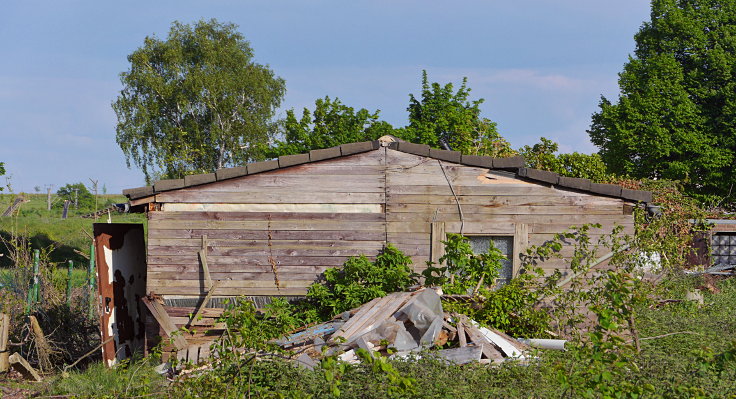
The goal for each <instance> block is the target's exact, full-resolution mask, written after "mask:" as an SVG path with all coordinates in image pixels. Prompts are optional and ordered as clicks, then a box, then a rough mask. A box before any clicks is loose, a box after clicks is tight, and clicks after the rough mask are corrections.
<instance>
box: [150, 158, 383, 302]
mask: <svg viewBox="0 0 736 399" xmlns="http://www.w3.org/2000/svg"><path fill="white" fill-rule="evenodd" d="M384 163H385V157H384V151H383V150H379V151H372V152H369V153H364V154H357V155H353V156H350V157H345V158H337V159H333V160H328V161H323V162H319V163H312V164H304V165H299V166H294V167H291V168H288V169H282V170H274V171H271V172H266V173H262V174H257V175H252V176H244V177H241V178H235V179H231V180H226V181H222V182H217V183H211V184H207V185H203V186H199V187H193V188H186V189H182V190H176V191H172V192H168V193H161V194H158V195H157V196H156V202H158V203H161V204H162V210H161V211H154V212H149V225H148V229H149V239H148V270H149V272H148V290H149V291H153V292H156V293H157V294H162V295H200V294H203V293H204V292H205V290H204V284H203V273H202V267H201V265H200V263H199V258H198V255H197V252H198V251H199V250H200V249H201V248H202V236H204V235H206V236H207V240H206V241H207V247H208V249H207V263H208V268H209V270H210V273H211V277H212V279H214V280H222V282H221V284H220V287H219V288H218V289H217V293H216V295H299V294H304V293H305V291H306V290H305V289H306V287H307V286H309V284H311V283H312V282H313V281H314V279H315V276H317V275H319V274H320V273H322V272H323V271H324V270H325V269H326V268H328V267H334V266H338V265H341V264H342V263H343V262H344V261H345V260H347V259H348V257H350V256H356V255H360V254H363V253H365V254H375V253H376V252H377V251H379V250H380V249H381V248H382V247H383V245H384V243H385V240H386V216H385V212H384V204H385V191H386V184H385V174H384V172H383V170H384ZM167 204H189V206H190V207H191V209H192V210H190V211H183V210H181V209H183V208H186V207H185V206H182V205H179V206H177V207H176V208H177V210H176V211H167V210H166V208H167ZM203 204H218V205H217V206H214V207H210V208H211V209H219V211H218V210H210V211H201V210H198V209H202V208H203V207H202V205H203ZM225 204H231V205H225ZM238 204H239V205H238ZM269 204H270V205H271V206H274V205H275V206H276V208H272V209H273V210H272V211H263V209H264V206H265V205H269ZM331 205H334V206H332V207H331ZM228 207H230V208H232V207H234V208H235V209H237V210H236V211H230V210H229V209H228ZM248 208H252V209H255V210H257V211H255V212H249V211H248ZM266 208H267V207H266ZM301 209H306V210H307V211H306V212H302V211H300V210H301ZM334 209H337V210H338V211H339V212H340V213H333V212H331V211H332V210H334Z"/></svg>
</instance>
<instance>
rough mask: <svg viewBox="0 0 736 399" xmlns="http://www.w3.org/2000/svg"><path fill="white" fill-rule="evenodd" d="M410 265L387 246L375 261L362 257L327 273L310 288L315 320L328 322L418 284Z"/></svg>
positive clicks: (398, 253)
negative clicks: (316, 318)
mask: <svg viewBox="0 0 736 399" xmlns="http://www.w3.org/2000/svg"><path fill="white" fill-rule="evenodd" d="M411 264H412V262H411V258H409V257H408V256H406V255H404V254H403V253H402V252H401V251H399V250H398V249H397V248H396V247H394V246H393V245H391V244H388V245H386V248H385V249H384V250H383V251H382V252H381V253H380V254H378V256H376V259H375V260H374V261H371V260H370V259H368V258H367V257H365V256H362V255H361V256H359V257H353V258H350V259H349V260H348V261H347V262H345V264H344V265H343V266H342V267H339V268H330V269H327V270H326V271H325V272H324V274H323V276H322V278H321V280H320V281H318V282H316V283H314V284H312V285H311V286H310V287H309V291H308V292H307V300H308V302H309V304H310V307H311V308H312V310H313V311H314V312H315V313H316V316H318V317H320V318H322V319H329V318H331V317H333V316H335V315H338V314H340V313H342V312H344V311H347V310H350V309H353V308H355V307H358V306H360V305H362V304H364V303H366V302H368V301H370V300H371V299H374V298H378V297H382V296H385V295H386V294H389V293H391V292H397V291H404V290H406V289H407V288H408V287H410V286H412V285H414V284H416V282H417V276H416V275H415V273H414V272H413V271H412V269H411ZM307 311H308V310H307Z"/></svg>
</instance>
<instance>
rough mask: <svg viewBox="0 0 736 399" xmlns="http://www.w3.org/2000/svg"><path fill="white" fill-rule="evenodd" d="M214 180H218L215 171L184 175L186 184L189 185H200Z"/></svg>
mask: <svg viewBox="0 0 736 399" xmlns="http://www.w3.org/2000/svg"><path fill="white" fill-rule="evenodd" d="M214 181H217V176H216V175H215V174H214V173H205V174H201V175H190V176H184V185H185V186H187V187H189V186H198V185H200V184H207V183H212V182H214Z"/></svg>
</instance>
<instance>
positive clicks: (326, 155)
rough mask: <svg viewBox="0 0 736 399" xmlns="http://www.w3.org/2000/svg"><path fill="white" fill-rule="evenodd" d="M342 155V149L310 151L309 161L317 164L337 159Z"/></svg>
mask: <svg viewBox="0 0 736 399" xmlns="http://www.w3.org/2000/svg"><path fill="white" fill-rule="evenodd" d="M340 155H342V153H341V152H340V147H330V148H323V149H321V150H312V151H309V160H310V161H312V162H316V161H322V160H325V159H331V158H337V157H339V156H340Z"/></svg>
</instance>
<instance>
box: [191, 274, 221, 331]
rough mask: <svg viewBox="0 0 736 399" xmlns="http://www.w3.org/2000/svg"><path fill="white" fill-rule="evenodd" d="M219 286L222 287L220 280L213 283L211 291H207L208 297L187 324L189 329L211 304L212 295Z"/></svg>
mask: <svg viewBox="0 0 736 399" xmlns="http://www.w3.org/2000/svg"><path fill="white" fill-rule="evenodd" d="M219 285H220V280H215V282H213V283H212V285H211V286H210V288H209V291H207V295H206V296H205V297H204V299H202V302H201V303H200V304H199V307H197V311H196V312H195V313H194V315H193V316H192V318H191V319H190V320H189V322H188V323H187V327H189V326H190V325H191V324H192V323H193V322H194V321H196V320H197V318H198V317H199V315H200V314H202V311H203V310H204V308H206V307H207V305H208V304H209V303H210V298H212V295H213V294H214V293H215V290H216V289H217V287H218V286H219Z"/></svg>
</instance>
